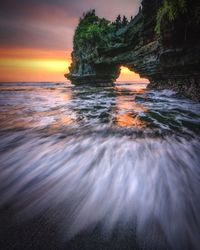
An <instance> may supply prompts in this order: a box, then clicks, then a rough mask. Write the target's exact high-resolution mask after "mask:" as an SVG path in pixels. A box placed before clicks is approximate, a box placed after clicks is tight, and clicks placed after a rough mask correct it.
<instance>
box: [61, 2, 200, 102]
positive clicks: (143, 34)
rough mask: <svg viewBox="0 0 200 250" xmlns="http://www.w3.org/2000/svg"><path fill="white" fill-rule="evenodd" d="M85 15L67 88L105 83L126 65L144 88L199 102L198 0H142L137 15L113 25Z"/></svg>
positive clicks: (76, 33)
mask: <svg viewBox="0 0 200 250" xmlns="http://www.w3.org/2000/svg"><path fill="white" fill-rule="evenodd" d="M119 26H120V25H119V22H117V21H116V22H115V23H111V22H109V21H107V20H105V19H100V18H98V17H97V16H96V15H95V12H94V11H90V12H88V13H87V14H85V15H84V17H83V18H82V19H80V23H79V26H78V27H77V30H76V32H75V36H74V50H73V53H72V64H71V66H70V68H69V71H70V72H69V74H66V75H65V76H66V77H67V78H68V79H69V80H71V82H72V84H76V85H83V84H93V85H103V86H104V85H106V86H108V85H111V84H113V83H114V82H115V81H116V79H117V78H118V77H119V74H120V67H121V66H125V67H128V68H129V69H130V70H131V71H134V72H136V73H139V74H140V76H141V77H144V78H147V79H148V80H149V81H150V84H149V88H156V89H164V88H169V89H174V90H176V91H178V92H180V93H181V94H184V95H185V96H187V97H190V98H192V99H195V100H200V4H199V1H198V0H191V1H189V0H187V1H180V0H179V1H178V0H173V1H172V0H152V1H148V0H143V2H142V8H141V9H140V10H139V13H138V15H137V16H136V17H135V18H134V19H132V20H131V21H130V22H127V23H126V24H125V25H123V24H122V25H121V26H120V27H119Z"/></svg>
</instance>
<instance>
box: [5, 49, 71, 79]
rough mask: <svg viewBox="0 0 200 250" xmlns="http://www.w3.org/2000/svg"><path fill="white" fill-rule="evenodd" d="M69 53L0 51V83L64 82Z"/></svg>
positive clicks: (35, 50) (55, 51) (37, 50)
mask: <svg viewBox="0 0 200 250" xmlns="http://www.w3.org/2000/svg"><path fill="white" fill-rule="evenodd" d="M70 63H71V59H70V51H67V52H66V51H61V50H40V49H23V48H22V49H21V48H11V49H10V48H8V49H5V48H3V49H0V81H1V82H13V81H16V82H17V81H64V80H65V78H64V73H66V71H67V70H68V67H69V65H70Z"/></svg>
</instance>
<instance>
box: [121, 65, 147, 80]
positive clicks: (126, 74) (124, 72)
mask: <svg viewBox="0 0 200 250" xmlns="http://www.w3.org/2000/svg"><path fill="white" fill-rule="evenodd" d="M117 82H134V83H149V80H148V79H146V78H141V77H140V75H139V74H137V73H135V72H134V71H131V70H130V69H129V68H127V67H126V66H121V67H120V75H119V77H118V78H117Z"/></svg>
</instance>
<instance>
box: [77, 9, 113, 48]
mask: <svg viewBox="0 0 200 250" xmlns="http://www.w3.org/2000/svg"><path fill="white" fill-rule="evenodd" d="M112 31H113V26H112V24H111V23H110V22H109V21H107V20H106V19H105V18H99V17H98V16H96V14H95V10H90V11H88V12H86V13H84V14H83V17H81V18H80V19H79V24H78V27H77V28H76V31H75V35H74V47H77V48H78V47H81V46H83V47H84V46H87V45H88V44H91V45H95V44H97V45H103V44H105V41H106V35H107V34H108V33H110V32H112Z"/></svg>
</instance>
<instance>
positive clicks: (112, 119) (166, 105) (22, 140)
mask: <svg viewBox="0 0 200 250" xmlns="http://www.w3.org/2000/svg"><path fill="white" fill-rule="evenodd" d="M18 85H19V84H16V86H14V88H13V86H6V88H5V86H3V87H2V88H1V87H0V113H1V115H0V121H1V123H0V146H1V147H0V168H1V171H0V194H1V200H0V205H1V206H10V207H12V208H13V211H15V213H17V214H18V216H19V218H20V219H22V218H23V219H24V218H29V217H34V216H36V215H38V214H42V215H43V216H48V217H49V218H51V219H53V220H56V221H57V222H58V223H57V224H58V225H59V227H60V226H62V227H63V231H64V235H65V236H66V237H69V238H70V237H72V236H74V235H76V234H78V233H80V232H82V231H84V230H87V229H88V228H90V229H91V228H94V227H96V226H99V227H100V228H101V230H102V231H103V232H104V233H108V232H109V233H110V232H112V230H115V229H116V228H118V227H119V228H120V230H119V231H120V232H121V231H125V228H126V229H127V228H128V229H127V230H129V232H130V231H131V232H132V231H133V230H135V233H136V235H137V238H138V239H141V238H142V239H145V240H147V242H148V244H147V248H142V249H148V250H149V249H159V250H160V248H159V247H158V246H157V244H161V245H163V244H164V246H165V249H166V248H167V249H173V250H179V249H180V250H183V249H184V250H188V249H190V250H193V249H195V250H199V246H200V230H199V229H200V219H199V218H200V217H199V215H200V196H199V193H200V188H199V187H200V181H199V180H200V171H199V162H200V158H199V156H200V154H199V148H200V143H199V142H200V140H199V138H200V136H199V135H200V126H199V125H200V104H199V103H195V102H192V101H190V100H187V99H184V98H179V97H177V96H176V94H175V93H173V92H170V91H161V92H157V91H147V90H145V88H144V87H145V85H137V84H122V85H116V87H109V88H94V87H93V88H92V87H89V86H85V87H84V88H83V87H72V86H70V85H66V84H53V83H52V84H50V83H49V84H48V85H46V84H40V85H37V86H32V85H31V84H30V85H31V86H29V85H28V86H27V89H28V90H27V91H26V90H25V89H26V86H23V91H22V88H21V86H20V85H19V86H18ZM155 238H156V239H157V238H159V242H158V241H157V240H155ZM153 241H155V242H156V247H155V248H154V247H149V246H150V245H151V244H150V243H152V242H153ZM166 242H167V243H166ZM168 246H169V247H168ZM140 249H141V248H140Z"/></svg>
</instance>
